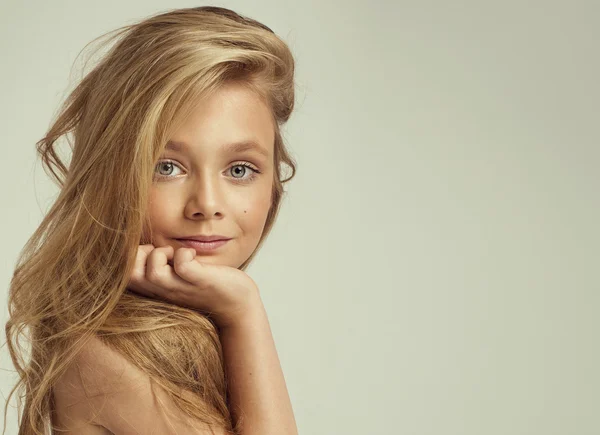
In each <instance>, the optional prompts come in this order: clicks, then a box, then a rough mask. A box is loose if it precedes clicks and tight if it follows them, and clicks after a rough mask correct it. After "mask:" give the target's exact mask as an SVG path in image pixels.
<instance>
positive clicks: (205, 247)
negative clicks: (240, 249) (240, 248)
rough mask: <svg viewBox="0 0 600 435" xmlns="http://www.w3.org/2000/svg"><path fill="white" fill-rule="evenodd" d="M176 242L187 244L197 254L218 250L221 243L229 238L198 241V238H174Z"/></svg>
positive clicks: (224, 242)
mask: <svg viewBox="0 0 600 435" xmlns="http://www.w3.org/2000/svg"><path fill="white" fill-rule="evenodd" d="M176 240H177V241H178V242H180V243H181V244H183V245H184V246H187V247H188V248H194V249H195V250H196V253H197V254H202V253H209V252H214V251H216V250H218V249H219V248H220V247H222V246H223V245H225V244H227V242H229V240H231V239H226V240H225V239H224V240H214V241H212V242H199V241H198V240H189V239H176Z"/></svg>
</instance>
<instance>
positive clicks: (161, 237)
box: [149, 84, 275, 268]
mask: <svg viewBox="0 0 600 435" xmlns="http://www.w3.org/2000/svg"><path fill="white" fill-rule="evenodd" d="M274 136H275V133H274V128H273V123H272V120H271V112H270V110H269V108H268V107H267V105H266V104H265V103H264V102H263V101H262V100H261V99H260V98H259V97H258V96H257V95H256V94H254V93H253V92H252V91H250V90H248V89H244V88H243V87H242V86H240V85H239V84H227V85H225V86H224V87H222V88H221V89H220V90H219V91H217V92H216V93H215V94H213V95H212V96H211V97H209V98H208V99H206V100H204V101H203V102H202V104H200V105H199V106H198V107H197V108H196V109H195V110H194V111H193V112H192V113H190V116H189V118H187V120H186V121H185V123H184V124H183V125H182V126H181V128H180V129H179V130H178V131H176V132H175V134H174V136H173V137H172V138H171V140H170V141H169V144H168V145H167V149H166V150H165V153H164V154H163V155H162V156H161V158H160V159H159V161H158V163H157V165H156V168H155V175H154V177H155V179H154V181H153V184H152V187H151V190H150V203H149V213H150V221H151V225H152V231H153V236H154V240H153V241H152V242H153V244H154V246H156V247H160V246H167V245H171V246H173V247H174V248H175V249H177V248H180V247H193V248H195V249H196V254H197V255H199V256H202V257H203V261H204V262H206V263H212V264H224V265H228V266H231V267H236V268H237V267H239V266H240V265H241V264H242V263H243V262H244V261H245V260H246V259H248V257H250V255H251V254H252V252H253V251H254V250H255V248H256V246H257V245H258V242H259V240H260V237H261V235H262V232H263V228H264V226H265V223H266V219H267V214H268V212H269V208H270V206H271V193H272V189H273V172H274V168H273V152H274V150H273V148H274ZM250 143H253V144H251V145H249V144H250ZM198 235H202V236H212V235H219V236H224V237H225V238H228V239H229V240H228V241H227V242H226V243H224V244H222V245H221V246H218V247H217V248H215V249H208V248H209V246H206V245H205V244H203V245H202V246H200V245H194V244H193V243H192V244H190V243H189V242H186V241H185V240H183V239H186V238H189V237H193V236H198Z"/></svg>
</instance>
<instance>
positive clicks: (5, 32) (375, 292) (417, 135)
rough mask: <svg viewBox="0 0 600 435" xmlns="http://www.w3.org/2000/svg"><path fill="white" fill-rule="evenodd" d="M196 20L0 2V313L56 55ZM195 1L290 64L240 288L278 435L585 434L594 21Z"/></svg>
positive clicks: (524, 13)
mask: <svg viewBox="0 0 600 435" xmlns="http://www.w3.org/2000/svg"><path fill="white" fill-rule="evenodd" d="M201 4H202V3H198V2H192V1H149V0H144V1H127V2H125V1H122V0H120V1H114V0H104V1H102V2H97V1H80V0H78V1H75V0H73V1H52V2H50V1H35V2H34V1H27V2H25V1H15V0H13V1H6V0H2V1H0V17H1V18H2V26H0V52H1V54H2V58H1V60H0V64H1V66H2V68H1V69H0V91H1V92H0V94H1V95H2V98H1V99H0V120H1V122H2V128H1V129H0V147H1V154H0V155H1V159H2V169H3V175H2V180H3V182H2V188H1V190H0V195H1V196H0V204H1V206H0V207H1V210H2V213H0V219H1V221H0V223H1V225H0V231H1V233H0V238H1V240H2V244H3V255H2V261H1V263H0V297H1V298H2V300H3V301H6V291H7V286H8V283H9V280H10V277H11V274H12V270H13V268H14V264H15V261H16V258H17V255H18V253H19V252H20V249H21V248H22V246H23V244H24V243H25V241H26V240H27V238H28V237H29V236H30V234H31V233H32V232H33V230H34V228H35V227H36V226H37V225H38V224H39V222H40V220H41V217H42V214H43V213H44V212H45V211H47V209H48V207H49V206H50V204H51V202H52V200H53V198H54V195H56V192H57V190H56V187H55V186H54V185H53V184H51V182H50V181H49V179H48V177H47V176H46V175H45V173H44V172H43V170H42V169H41V165H40V164H39V162H36V155H35V147H34V143H35V141H37V140H39V139H40V138H41V137H42V136H43V134H44V133H45V131H46V129H47V128H48V126H49V122H50V119H51V117H52V115H53V114H54V113H55V111H56V110H57V108H58V105H59V103H60V102H61V101H62V100H63V98H64V97H65V96H66V94H67V90H69V89H71V87H72V86H73V84H74V82H75V79H77V75H76V74H75V75H74V76H73V77H72V78H71V80H70V81H69V74H70V73H71V67H72V65H73V62H74V61H75V56H76V55H77V53H78V52H79V50H80V49H82V48H83V46H84V45H85V44H86V43H87V42H89V41H91V40H92V39H93V38H94V37H96V36H98V35H100V34H101V33H104V32H106V31H108V30H111V29H114V28H116V27H118V26H120V25H123V24H125V23H129V22H133V21H135V20H138V19H142V18H144V17H146V16H148V15H151V14H155V13H158V12H159V11H164V10H166V9H170V8H179V7H193V6H199V5H201ZM216 4H218V5H223V6H226V7H230V8H232V9H234V10H236V11H238V12H240V13H243V14H246V15H249V16H251V17H253V18H257V19H258V20H260V21H263V22H264V23H266V24H267V25H268V26H270V27H271V28H273V30H275V31H276V32H277V33H278V34H279V35H281V36H282V37H283V38H284V39H285V40H286V41H287V42H288V43H289V44H290V46H291V48H292V50H293V51H294V53H295V56H296V59H297V80H298V104H297V110H296V112H295V114H294V115H293V117H292V119H291V121H290V123H289V125H288V127H287V129H286V136H285V137H286V139H287V141H288V143H289V144H290V148H291V150H292V153H293V155H294V156H295V157H296V159H297V161H298V164H299V166H298V173H297V177H296V178H295V179H294V180H293V181H292V183H291V184H290V185H289V187H288V192H289V195H288V197H287V198H286V200H285V202H284V205H283V210H282V212H281V218H280V221H279V222H278V223H277V224H276V226H275V229H274V232H273V234H272V237H271V238H270V240H269V241H268V242H267V244H266V245H265V247H264V250H263V251H261V253H260V255H259V256H258V257H257V261H256V263H255V264H254V265H253V266H252V267H251V268H250V269H249V273H250V274H251V275H252V276H253V277H254V278H255V279H256V280H257V282H258V283H259V286H260V288H261V292H262V294H263V298H264V302H265V305H266V308H267V311H268V313H269V317H270V320H271V323H272V328H273V333H274V335H275V340H276V343H277V347H278V351H279V355H280V358H281V362H282V365H283V370H284V373H285V375H286V379H287V383H288V388H289V391H290V395H291V399H292V403H293V405H294V409H295V414H296V418H297V421H298V426H299V430H300V433H301V434H306V435H313V434H326V435H330V434H339V435H364V434H403V435H434V434H435V435H438V434H444V435H481V434H486V435H506V434H519V435H521V434H522V435H526V434H527V435H531V434H536V435H538V434H539V435H554V434H556V435H559V434H560V435H564V434H576V435H592V434H598V433H600V418H599V417H598V405H599V404H600V374H599V367H600V328H599V327H600V320H599V319H598V311H599V308H600V296H599V293H598V292H599V290H600V279H599V277H598V269H600V268H599V267H598V263H599V260H600V248H599V246H600V230H599V229H598V223H599V222H600V201H599V198H598V188H599V187H600V186H599V185H600V183H599V182H600V177H599V175H598V174H599V169H598V168H599V164H600V145H599V144H600V127H599V124H600V122H599V119H598V118H599V115H600V107H599V101H600V86H599V84H598V81H599V77H600V61H599V56H598V52H599V48H598V42H599V40H600V3H598V2H594V1H587V2H583V1H563V2H555V1H544V2H542V1H537V2H531V1H528V2H523V1H496V2H482V1H479V2H475V1H472V2H464V1H458V2H456V1H455V2H450V1H441V0H440V1H436V2H431V1H427V2H424V1H418V2H413V3H408V2H398V1H396V2H393V1H382V0H380V1H370V2H367V1H366V0H363V1H341V0H338V1H316V0H312V1H292V0H284V1H282V0H277V1H275V0H254V1H252V2H248V1H230V2H218V3H216ZM6 316H7V309H6V303H5V302H4V303H2V317H1V318H0V320H1V324H2V325H4V323H5V322H6ZM2 342H4V337H2ZM0 356H1V360H0V365H1V368H2V371H1V372H0V373H1V381H0V390H1V392H2V394H3V395H4V396H6V395H7V394H8V391H9V387H10V386H12V385H13V382H14V379H15V378H14V377H13V376H14V375H13V374H11V373H10V372H9V371H8V370H10V369H12V365H11V364H10V361H9V357H8V352H7V349H6V346H5V347H3V348H2V349H1V350H0ZM12 406H13V407H14V406H15V402H13V404H12ZM15 415H16V413H15V412H13V410H11V413H10V415H9V424H10V426H9V428H8V430H7V434H9V435H10V434H16V433H17V428H16V421H15Z"/></svg>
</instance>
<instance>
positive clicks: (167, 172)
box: [155, 160, 260, 183]
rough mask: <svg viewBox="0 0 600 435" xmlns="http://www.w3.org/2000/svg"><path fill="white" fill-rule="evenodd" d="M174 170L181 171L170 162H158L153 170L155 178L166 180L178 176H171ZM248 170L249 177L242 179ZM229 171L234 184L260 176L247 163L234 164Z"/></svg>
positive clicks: (252, 166) (246, 181)
mask: <svg viewBox="0 0 600 435" xmlns="http://www.w3.org/2000/svg"><path fill="white" fill-rule="evenodd" d="M174 168H177V169H179V170H182V168H181V166H179V165H178V164H177V163H175V162H174V161H172V160H161V161H159V162H158V163H157V164H156V168H155V178H158V179H166V178H171V177H172V176H173V175H178V174H173V170H174ZM236 168H243V169H237V170H236ZM248 170H250V171H251V173H250V176H248V177H244V175H246V173H247V172H248ZM163 171H164V172H163ZM229 171H230V173H231V174H232V178H233V179H234V180H235V182H236V183H249V182H251V181H253V180H254V179H255V178H256V177H257V175H258V174H260V171H259V170H258V169H257V168H256V167H255V166H254V165H252V164H251V163H248V162H238V163H235V164H234V165H232V166H231V167H230V168H229ZM238 175H239V176H238ZM173 178H174V177H173Z"/></svg>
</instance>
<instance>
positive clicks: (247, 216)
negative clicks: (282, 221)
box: [237, 191, 271, 232]
mask: <svg viewBox="0 0 600 435" xmlns="http://www.w3.org/2000/svg"><path fill="white" fill-rule="evenodd" d="M270 207H271V192H270V191H262V192H260V193H258V194H256V195H252V197H247V198H245V201H244V202H243V203H241V204H240V208H239V209H238V213H237V215H238V216H239V219H241V220H242V221H243V222H244V225H245V226H246V227H247V229H248V230H254V231H258V232H262V228H263V226H264V224H265V221H266V219H267V215H268V214H269V209H270Z"/></svg>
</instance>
